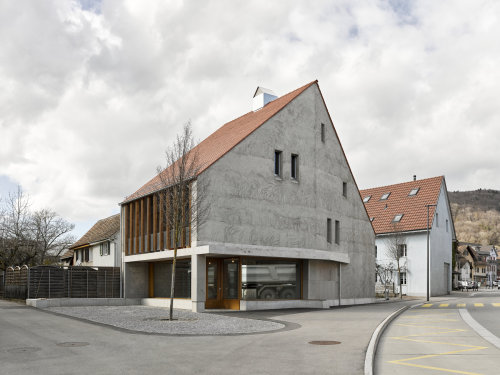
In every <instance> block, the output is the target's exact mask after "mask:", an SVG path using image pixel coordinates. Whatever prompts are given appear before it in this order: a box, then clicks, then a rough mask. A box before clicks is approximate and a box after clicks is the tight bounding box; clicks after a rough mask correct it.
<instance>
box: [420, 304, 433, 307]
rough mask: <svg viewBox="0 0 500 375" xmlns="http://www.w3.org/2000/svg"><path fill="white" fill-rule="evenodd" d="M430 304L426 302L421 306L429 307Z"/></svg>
mask: <svg viewBox="0 0 500 375" xmlns="http://www.w3.org/2000/svg"><path fill="white" fill-rule="evenodd" d="M431 306H432V303H426V304H424V305H422V307H431Z"/></svg>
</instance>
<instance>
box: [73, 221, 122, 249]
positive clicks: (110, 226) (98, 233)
mask: <svg viewBox="0 0 500 375" xmlns="http://www.w3.org/2000/svg"><path fill="white" fill-rule="evenodd" d="M119 230H120V214H116V215H113V216H110V217H107V218H105V219H101V220H99V221H98V222H97V223H95V224H94V226H93V227H92V228H90V229H89V231H88V232H87V233H85V234H84V235H83V236H82V238H80V239H79V240H78V241H76V242H75V243H74V244H73V245H71V246H70V247H69V249H70V250H71V249H75V248H77V247H81V246H85V245H89V244H91V243H95V242H99V241H104V240H106V239H108V238H110V237H111V236H112V235H113V234H115V233H116V232H118V231H119Z"/></svg>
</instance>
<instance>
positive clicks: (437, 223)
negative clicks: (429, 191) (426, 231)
mask: <svg viewBox="0 0 500 375" xmlns="http://www.w3.org/2000/svg"><path fill="white" fill-rule="evenodd" d="M436 227H439V214H438V213H437V212H436Z"/></svg>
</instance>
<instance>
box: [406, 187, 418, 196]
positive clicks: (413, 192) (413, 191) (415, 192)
mask: <svg viewBox="0 0 500 375" xmlns="http://www.w3.org/2000/svg"><path fill="white" fill-rule="evenodd" d="M419 190H420V188H415V189H411V190H410V193H409V194H408V196H409V197H412V196H414V195H417V193H418V191H419Z"/></svg>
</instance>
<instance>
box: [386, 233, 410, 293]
mask: <svg viewBox="0 0 500 375" xmlns="http://www.w3.org/2000/svg"><path fill="white" fill-rule="evenodd" d="M399 229H400V228H399V227H398V225H396V224H394V231H393V234H392V235H391V236H389V237H387V238H386V240H385V245H386V254H385V255H386V256H387V258H388V259H389V260H390V261H391V262H393V264H394V266H395V269H396V270H397V271H398V284H399V297H400V298H403V288H402V285H401V272H402V270H403V269H405V268H406V243H407V239H406V236H405V235H404V234H403V232H401V230H399Z"/></svg>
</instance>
